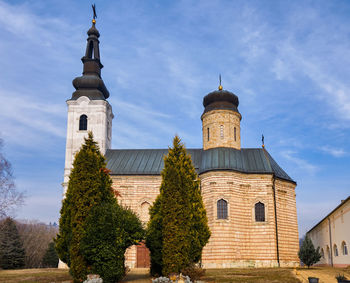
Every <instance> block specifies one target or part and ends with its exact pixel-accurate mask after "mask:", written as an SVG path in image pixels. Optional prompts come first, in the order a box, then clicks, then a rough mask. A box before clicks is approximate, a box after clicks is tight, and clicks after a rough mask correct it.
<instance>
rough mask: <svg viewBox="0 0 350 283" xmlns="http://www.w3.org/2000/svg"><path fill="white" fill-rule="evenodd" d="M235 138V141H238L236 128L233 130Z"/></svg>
mask: <svg viewBox="0 0 350 283" xmlns="http://www.w3.org/2000/svg"><path fill="white" fill-rule="evenodd" d="M233 136H234V138H235V141H236V140H237V130H236V127H234V129H233Z"/></svg>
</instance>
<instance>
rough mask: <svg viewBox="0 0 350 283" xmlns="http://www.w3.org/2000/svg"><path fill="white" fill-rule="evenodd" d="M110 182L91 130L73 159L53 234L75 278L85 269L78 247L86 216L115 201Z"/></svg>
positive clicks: (83, 259) (86, 266)
mask: <svg viewBox="0 0 350 283" xmlns="http://www.w3.org/2000/svg"><path fill="white" fill-rule="evenodd" d="M111 185H112V181H111V179H110V177H109V175H108V170H107V169H106V163H105V159H104V157H103V156H102V154H101V153H100V150H99V148H98V145H97V143H96V142H95V141H94V140H93V135H92V133H91V132H90V133H89V136H88V138H86V139H85V143H84V144H83V145H82V147H81V150H80V151H79V152H78V153H77V154H76V156H75V159H74V163H73V169H72V171H71V174H70V177H69V183H68V189H67V192H66V197H65V199H64V200H63V204H62V209H61V218H60V225H59V234H58V235H57V238H56V250H57V253H58V255H59V257H60V258H61V259H62V260H63V261H64V262H65V263H67V264H68V266H69V267H70V272H71V274H72V275H73V277H74V278H75V280H76V281H77V282H78V281H79V280H82V279H85V278H86V275H87V273H88V265H87V262H86V259H85V258H84V256H83V253H82V249H81V241H82V239H83V238H84V236H85V235H86V231H85V222H86V218H87V217H88V215H89V213H90V211H91V209H92V208H93V207H94V206H96V205H98V204H100V203H113V202H115V201H116V200H115V198H114V195H113V192H112V187H111Z"/></svg>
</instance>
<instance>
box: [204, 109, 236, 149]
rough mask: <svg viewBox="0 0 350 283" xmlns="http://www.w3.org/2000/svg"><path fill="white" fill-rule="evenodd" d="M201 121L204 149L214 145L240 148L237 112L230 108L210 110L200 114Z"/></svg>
mask: <svg viewBox="0 0 350 283" xmlns="http://www.w3.org/2000/svg"><path fill="white" fill-rule="evenodd" d="M202 121H203V123H202V131H203V149H204V150H206V149H209V148H215V147H232V148H235V149H241V127H240V121H241V115H240V114H239V113H237V112H235V111H232V110H212V111H209V112H207V113H204V114H203V115H202ZM208 129H209V139H208ZM235 129H236V139H235Z"/></svg>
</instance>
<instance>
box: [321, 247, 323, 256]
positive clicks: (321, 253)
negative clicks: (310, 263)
mask: <svg viewBox="0 0 350 283" xmlns="http://www.w3.org/2000/svg"><path fill="white" fill-rule="evenodd" d="M321 256H322V258H324V250H323V248H322V249H321Z"/></svg>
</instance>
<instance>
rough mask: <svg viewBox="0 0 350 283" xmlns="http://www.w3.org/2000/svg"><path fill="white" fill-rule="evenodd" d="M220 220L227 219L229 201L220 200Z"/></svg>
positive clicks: (218, 204) (218, 207) (218, 206)
mask: <svg viewBox="0 0 350 283" xmlns="http://www.w3.org/2000/svg"><path fill="white" fill-rule="evenodd" d="M217 209H218V219H227V201H226V200H224V199H220V200H218V203H217Z"/></svg>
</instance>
